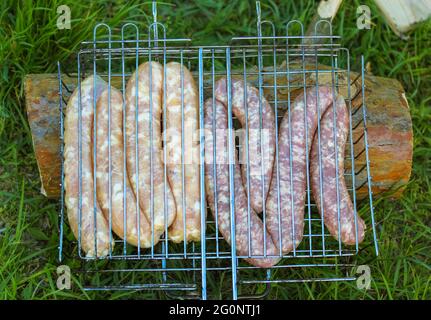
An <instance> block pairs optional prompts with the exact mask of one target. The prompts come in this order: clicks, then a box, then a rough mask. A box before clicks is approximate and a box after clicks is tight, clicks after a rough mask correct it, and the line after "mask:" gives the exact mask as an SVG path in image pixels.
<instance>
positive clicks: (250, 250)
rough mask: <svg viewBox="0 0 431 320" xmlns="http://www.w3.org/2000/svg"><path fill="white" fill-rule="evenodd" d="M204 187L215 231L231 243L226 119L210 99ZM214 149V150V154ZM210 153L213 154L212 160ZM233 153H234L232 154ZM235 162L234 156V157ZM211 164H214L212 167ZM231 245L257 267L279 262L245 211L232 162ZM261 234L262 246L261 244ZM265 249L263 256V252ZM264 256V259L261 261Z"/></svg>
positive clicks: (255, 218) (260, 226)
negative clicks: (233, 244) (232, 242)
mask: <svg viewBox="0 0 431 320" xmlns="http://www.w3.org/2000/svg"><path fill="white" fill-rule="evenodd" d="M204 117H205V187H206V194H207V200H208V204H209V206H210V208H211V211H212V213H213V215H214V218H215V219H217V224H218V229H219V231H220V233H221V234H222V235H223V237H224V238H225V240H226V241H227V242H228V243H229V244H230V243H231V220H230V218H231V216H230V189H229V162H228V151H229V150H228V140H227V134H228V132H227V128H228V116H227V110H226V107H225V106H224V105H223V104H222V103H220V102H219V101H217V100H215V104H214V105H213V100H212V98H209V99H208V100H207V101H206V102H205V106H204ZM214 148H215V150H214ZM214 152H215V153H216V155H215V158H214ZM235 153H236V152H235ZM235 158H236V154H235ZM214 162H215V163H214ZM234 192H235V203H234V210H235V238H236V241H235V244H236V251H237V254H238V255H239V256H243V257H248V258H247V259H246V260H247V261H248V262H249V263H251V264H253V265H255V266H258V267H271V266H273V265H275V264H276V263H277V262H278V261H279V258H278V257H277V254H278V251H277V248H276V246H275V244H274V243H273V241H272V238H271V236H270V234H269V233H268V232H267V231H266V230H265V229H264V226H263V224H262V221H261V220H260V218H259V217H258V215H257V213H256V212H255V211H254V210H253V209H251V210H250V212H248V210H247V194H246V191H245V189H244V186H243V184H242V181H241V174H240V168H239V164H238V163H237V161H235V174H234ZM264 234H265V237H266V242H265V241H264ZM264 243H266V248H265V245H264ZM265 249H266V252H265ZM265 253H266V255H267V257H266V258H265V257H263V256H264V254H265Z"/></svg>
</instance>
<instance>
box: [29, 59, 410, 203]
mask: <svg viewBox="0 0 431 320" xmlns="http://www.w3.org/2000/svg"><path fill="white" fill-rule="evenodd" d="M319 68H320V66H319ZM321 68H322V70H323V69H325V68H328V67H325V66H321ZM318 79H319V81H318V82H319V85H323V84H330V83H331V81H332V80H331V77H330V73H326V74H324V73H321V74H320V75H319V78H318ZM355 79H356V80H358V74H356V73H354V72H351V73H350V79H347V77H346V75H345V73H341V74H340V76H339V79H338V81H339V91H340V93H341V94H342V95H343V96H345V97H347V96H348V95H347V83H348V82H349V81H350V82H351V83H352V85H351V97H353V99H352V101H351V102H352V103H351V105H352V110H356V109H357V108H360V107H361V103H362V99H361V90H360V89H361V86H360V78H359V81H354V80H355ZM62 80H63V82H64V84H65V85H66V86H67V89H68V90H66V88H63V97H64V98H65V102H67V99H68V97H69V95H70V92H72V91H73V89H74V88H75V85H76V77H73V76H71V77H68V76H65V75H64V76H63V77H62ZM248 80H249V81H253V79H248ZM272 82H273V77H267V78H266V77H265V78H264V83H265V84H266V85H269V86H271V84H272ZM315 82H316V77H315V75H313V74H312V73H310V74H308V75H307V79H306V83H307V86H311V85H314V84H315ZM277 83H278V84H283V83H284V84H286V77H285V76H283V77H280V78H279V79H277ZM295 83H296V84H297V86H296V88H294V87H295V86H294V84H295ZM112 84H113V85H114V86H116V87H119V88H120V87H121V78H113V79H112ZM291 84H292V88H293V89H291V92H290V98H291V100H292V99H294V98H295V97H296V96H297V95H298V94H300V93H301V91H302V88H301V87H300V86H299V87H298V84H299V85H300V84H302V78H301V77H297V78H292V79H291ZM365 86H366V92H365V98H366V101H365V102H366V107H367V116H368V117H367V128H368V144H369V159H370V168H371V175H372V182H373V185H372V190H373V193H374V195H382V194H388V193H391V195H392V197H399V196H400V195H401V193H402V191H403V189H404V187H405V185H406V184H407V182H408V181H409V178H410V173H411V168H412V154H413V131H412V122H411V117H410V111H409V107H408V104H407V101H406V98H405V94H404V90H403V88H402V86H401V84H400V83H399V82H398V81H397V80H394V79H387V78H381V77H375V76H371V75H367V76H366V77H365ZM58 90H59V89H58V79H57V75H56V74H30V75H28V76H27V77H26V79H25V95H26V108H27V115H28V120H29V124H30V128H31V132H32V138H33V146H34V151H35V154H36V159H37V163H38V167H39V172H40V178H41V192H42V193H43V194H44V195H46V196H47V197H50V198H55V197H58V196H59V195H60V190H61V175H60V172H61V171H60V170H61V158H60V139H59V137H60V125H59V123H60V112H59V92H58ZM264 94H265V97H266V98H267V100H268V101H270V102H273V100H274V91H273V90H270V89H265V92H264ZM287 96H288V90H287V88H286V86H283V88H279V89H278V90H277V99H278V100H279V102H280V101H283V100H284V101H287ZM65 102H64V103H63V106H64V107H66V103H65ZM285 106H286V104H284V105H283V103H280V105H279V107H280V110H279V111H280V114H281V115H282V114H283V112H284V111H285V110H286V108H285ZM353 112H354V111H353ZM362 117H363V114H362V109H361V108H360V109H358V112H356V113H355V114H354V116H353V118H352V125H353V127H356V128H355V129H354V131H353V136H352V138H353V140H354V141H356V140H358V142H357V144H356V145H355V147H354V151H355V157H356V159H355V162H354V163H355V172H357V173H358V174H357V175H356V181H355V188H357V189H358V190H357V197H358V198H359V199H361V198H364V197H366V196H367V195H368V189H367V184H366V182H367V176H366V170H362V171H361V168H362V167H363V166H364V165H365V152H362V151H363V128H364V127H363V124H362V123H360V121H362V120H361V119H362ZM358 123H359V124H358ZM356 124H358V125H357V126H356ZM361 139H362V140H361ZM349 150H350V149H349V148H347V151H346V155H347V156H349V153H350V151H349ZM350 163H351V161H350V160H346V170H350V167H349V166H350ZM350 183H351V182H350Z"/></svg>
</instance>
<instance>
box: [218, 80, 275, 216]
mask: <svg viewBox="0 0 431 320" xmlns="http://www.w3.org/2000/svg"><path fill="white" fill-rule="evenodd" d="M226 86H227V83H226V78H221V79H219V80H218V81H217V82H216V84H215V98H216V99H217V100H218V101H220V102H221V103H222V104H223V105H224V106H225V108H226V110H227V107H228V101H227V88H226ZM231 89H232V90H231V92H232V95H231V96H232V112H233V114H234V115H235V116H236V117H237V119H238V120H239V122H240V123H241V126H242V129H243V130H244V131H245V130H246V127H247V126H248V140H247V139H246V135H245V134H243V135H242V138H243V139H241V140H242V141H240V145H241V146H242V148H241V149H242V154H241V160H242V161H241V164H242V166H241V170H242V181H243V184H244V187H245V188H246V190H247V189H248V187H247V186H248V183H249V184H250V192H249V194H250V205H251V207H252V208H253V209H254V211H256V212H258V213H259V212H262V211H264V201H265V200H266V197H267V195H268V191H269V185H270V183H271V176H272V170H273V164H274V154H275V117H274V112H273V110H272V108H271V105H270V104H269V103H268V101H267V100H266V99H265V97H263V96H262V97H261V99H259V91H258V90H257V89H256V88H254V87H252V86H251V85H250V84H248V83H246V84H245V85H244V81H243V80H240V79H232V82H231ZM259 100H260V101H259ZM261 120H262V123H260V121H261ZM246 133H247V132H246ZM247 147H248V152H247ZM247 156H248V161H247ZM262 162H263V163H262ZM247 167H249V170H247ZM247 173H249V174H247ZM247 176H248V177H249V181H247Z"/></svg>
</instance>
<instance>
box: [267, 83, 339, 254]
mask: <svg viewBox="0 0 431 320" xmlns="http://www.w3.org/2000/svg"><path fill="white" fill-rule="evenodd" d="M332 103H333V96H332V91H331V89H330V88H328V87H320V88H318V90H317V92H316V88H310V89H308V90H307V91H306V95H305V96H304V95H300V96H298V97H297V98H296V99H295V101H294V102H293V104H292V106H291V108H290V110H288V111H287V112H286V114H285V116H284V117H283V120H282V122H281V124H280V130H279V138H278V152H279V156H278V163H277V164H276V165H275V167H274V171H273V177H272V181H271V188H270V192H269V195H268V200H267V226H268V230H269V232H270V233H271V235H272V236H273V239H274V242H275V244H276V245H277V247H278V248H280V247H281V249H282V252H283V253H284V254H286V253H289V252H290V251H292V250H293V249H294V248H296V247H297V246H298V245H299V244H300V242H301V241H302V237H303V233H304V208H305V196H306V187H307V165H308V164H307V156H308V154H309V151H310V148H311V144H312V141H313V140H312V139H313V136H314V133H315V131H316V128H317V123H318V121H320V119H319V116H320V117H321V116H322V115H323V114H324V113H325V111H326V110H327V109H328V108H330V107H331V106H332ZM289 111H290V112H289ZM277 169H278V170H277ZM277 171H278V177H277ZM280 220H281V223H280Z"/></svg>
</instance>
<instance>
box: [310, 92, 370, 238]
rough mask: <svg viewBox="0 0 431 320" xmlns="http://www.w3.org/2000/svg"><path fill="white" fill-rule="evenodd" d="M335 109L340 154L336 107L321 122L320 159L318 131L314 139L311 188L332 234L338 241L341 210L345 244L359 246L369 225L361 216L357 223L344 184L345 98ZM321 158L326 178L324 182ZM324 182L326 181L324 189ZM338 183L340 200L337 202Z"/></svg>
mask: <svg viewBox="0 0 431 320" xmlns="http://www.w3.org/2000/svg"><path fill="white" fill-rule="evenodd" d="M335 110H336V114H335V120H336V130H335V131H336V137H337V139H336V142H337V144H336V145H337V152H338V153H336V148H335V144H334V142H335V141H334V112H333V108H329V109H328V111H326V113H325V114H324V115H323V117H322V120H321V123H320V158H319V145H318V137H317V132H316V136H315V137H314V140H313V145H312V151H311V157H310V159H311V161H310V174H311V178H312V179H311V187H312V191H313V197H314V200H315V202H316V205H317V208H318V209H319V213H320V214H321V216H322V218H323V221H324V223H325V225H326V227H327V228H328V230H329V232H330V233H331V235H332V236H333V237H334V238H336V239H337V240H338V225H339V224H338V209H339V214H340V216H339V218H340V230H341V241H342V242H343V243H344V244H347V245H354V244H356V240H357V242H358V243H360V242H362V241H363V239H364V234H365V223H364V221H363V220H362V219H361V218H360V217H359V216H357V217H356V224H355V210H354V208H353V204H352V201H351V199H350V196H349V193H348V190H347V188H346V183H345V181H344V151H345V145H346V140H347V136H348V133H349V126H348V125H349V117H348V110H347V107H346V104H345V102H344V98H343V97H341V96H338V99H337V101H336V109H335ZM334 155H336V157H334ZM319 159H320V163H321V173H322V179H320V170H319ZM336 159H338V181H337V174H336V166H335V161H337V160H336ZM320 180H322V189H321V187H320ZM337 182H338V200H339V201H338V200H337ZM322 194H323V200H322V196H321V195H322ZM338 204H339V205H338Z"/></svg>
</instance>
